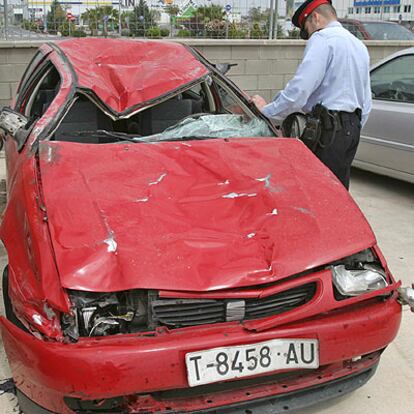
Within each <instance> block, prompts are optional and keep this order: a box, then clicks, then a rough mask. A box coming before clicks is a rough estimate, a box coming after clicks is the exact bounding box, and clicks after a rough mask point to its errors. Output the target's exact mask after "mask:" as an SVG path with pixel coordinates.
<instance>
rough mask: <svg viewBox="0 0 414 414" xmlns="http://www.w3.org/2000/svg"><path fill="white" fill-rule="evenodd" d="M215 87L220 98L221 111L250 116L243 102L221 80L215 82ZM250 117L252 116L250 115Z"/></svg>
mask: <svg viewBox="0 0 414 414" xmlns="http://www.w3.org/2000/svg"><path fill="white" fill-rule="evenodd" d="M215 88H216V90H217V93H218V96H219V98H220V104H221V112H223V113H230V114H240V115H246V116H248V114H247V112H246V111H245V109H244V108H243V106H242V104H241V102H240V101H239V100H238V99H237V98H236V97H235V96H234V94H233V93H232V92H231V91H230V90H228V89H227V87H226V86H224V84H222V83H221V82H217V81H216V82H215ZM248 118H250V116H248Z"/></svg>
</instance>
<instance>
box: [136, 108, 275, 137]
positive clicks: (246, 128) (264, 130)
mask: <svg viewBox="0 0 414 414" xmlns="http://www.w3.org/2000/svg"><path fill="white" fill-rule="evenodd" d="M273 135H274V134H273V133H272V131H270V129H269V127H268V126H267V124H266V122H264V121H263V120H261V119H258V118H253V119H248V118H247V119H246V117H245V116H243V115H234V114H222V115H207V114H206V115H202V116H199V117H188V118H186V119H184V120H183V121H181V122H179V123H178V124H176V125H174V126H172V127H170V128H167V129H166V130H165V131H164V132H162V133H160V134H154V135H150V136H147V137H137V138H136V140H137V141H152V142H153V141H171V140H182V139H209V138H244V137H271V136H273Z"/></svg>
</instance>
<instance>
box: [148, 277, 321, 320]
mask: <svg viewBox="0 0 414 414" xmlns="http://www.w3.org/2000/svg"><path fill="white" fill-rule="evenodd" d="M315 291H316V284H315V283H308V284H306V285H303V286H299V287H296V288H293V289H289V290H285V291H284V292H280V293H277V294H275V295H272V296H268V297H265V298H260V299H257V298H255V299H244V300H243V299H235V300H232V299H231V300H229V299H218V300H204V299H155V300H153V301H152V302H151V311H152V312H151V313H152V322H153V323H154V325H166V326H168V327H171V328H180V327H186V326H195V325H205V324H210V323H220V322H228V321H232V320H247V319H260V318H265V317H268V316H273V315H278V314H281V313H283V312H287V311H289V310H291V309H294V308H297V307H299V306H302V305H304V304H305V303H307V302H309V300H311V299H312V297H313V296H314V294H315Z"/></svg>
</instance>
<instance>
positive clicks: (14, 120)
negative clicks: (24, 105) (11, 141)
mask: <svg viewBox="0 0 414 414" xmlns="http://www.w3.org/2000/svg"><path fill="white" fill-rule="evenodd" d="M27 122H28V119H27V118H26V117H25V116H24V115H22V114H21V113H19V112H16V111H13V109H11V108H9V107H7V106H6V107H4V108H3V109H2V111H1V112H0V128H1V129H2V130H3V131H4V132H6V133H7V134H10V135H12V136H13V137H15V136H16V134H17V132H18V131H19V129H21V128H24V127H25V126H26V125H27Z"/></svg>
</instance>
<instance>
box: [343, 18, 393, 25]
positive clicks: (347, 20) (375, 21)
mask: <svg viewBox="0 0 414 414" xmlns="http://www.w3.org/2000/svg"><path fill="white" fill-rule="evenodd" d="M338 21H339V22H344V23H360V24H366V23H383V24H393V25H395V24H398V23H396V22H388V21H384V20H358V19H338Z"/></svg>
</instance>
